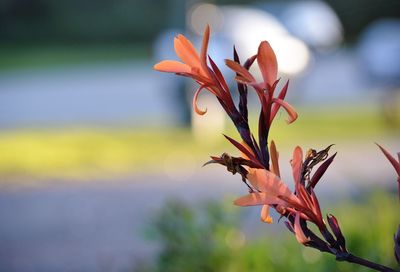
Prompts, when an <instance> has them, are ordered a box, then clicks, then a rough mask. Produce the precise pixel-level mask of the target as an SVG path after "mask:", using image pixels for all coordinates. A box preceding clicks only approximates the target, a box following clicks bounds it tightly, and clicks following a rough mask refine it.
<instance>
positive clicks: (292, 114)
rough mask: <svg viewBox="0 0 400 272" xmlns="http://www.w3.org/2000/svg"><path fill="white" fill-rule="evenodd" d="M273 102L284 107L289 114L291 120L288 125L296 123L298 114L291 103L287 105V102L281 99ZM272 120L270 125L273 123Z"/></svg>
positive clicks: (274, 99) (275, 99)
mask: <svg viewBox="0 0 400 272" xmlns="http://www.w3.org/2000/svg"><path fill="white" fill-rule="evenodd" d="M272 102H274V103H276V104H278V105H280V106H282V107H283V108H284V109H285V110H286V112H287V114H288V115H289V119H288V120H287V121H286V122H287V123H288V124H290V123H293V122H294V121H296V119H297V112H296V111H295V109H294V108H293V107H292V106H291V105H290V104H289V103H287V102H286V101H284V100H282V99H279V98H273V99H272ZM271 117H274V116H271ZM272 120H273V119H271V120H270V123H272Z"/></svg>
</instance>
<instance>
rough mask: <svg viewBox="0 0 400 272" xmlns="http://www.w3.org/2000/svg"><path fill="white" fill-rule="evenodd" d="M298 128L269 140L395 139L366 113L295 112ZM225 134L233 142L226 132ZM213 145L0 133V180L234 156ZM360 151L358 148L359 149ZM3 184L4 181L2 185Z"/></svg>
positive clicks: (103, 133)
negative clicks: (227, 155)
mask: <svg viewBox="0 0 400 272" xmlns="http://www.w3.org/2000/svg"><path fill="white" fill-rule="evenodd" d="M299 112H300V114H301V115H300V118H299V120H298V121H297V122H295V123H294V124H291V125H287V124H286V123H285V122H284V121H283V119H284V118H285V116H284V115H282V116H281V117H280V118H278V120H277V122H276V124H274V127H273V132H272V135H271V137H270V139H274V140H275V142H276V143H277V146H278V149H279V150H280V151H281V152H291V150H292V149H293V148H294V146H296V145H302V146H304V147H305V148H309V147H315V148H318V149H319V148H321V147H324V146H327V145H328V144H331V143H335V144H341V143H342V144H348V145H349V144H350V145H354V144H358V145H359V148H360V144H361V143H365V144H372V143H373V142H374V141H378V140H381V139H385V138H388V137H389V138H393V137H396V136H397V135H398V132H396V130H395V129H391V128H388V127H386V126H385V125H384V124H383V123H382V120H381V118H380V116H379V114H378V112H376V111H373V110H370V109H365V108H364V109H340V110H337V109H336V110H335V109H325V110H318V111H315V112H312V111H305V110H302V109H299ZM222 132H224V133H227V134H228V135H231V136H232V137H234V138H236V139H238V136H237V132H236V131H235V130H234V128H233V127H231V126H229V127H228V128H227V129H226V131H221V132H215V133H216V135H218V134H219V133H222ZM217 139H219V140H217V141H215V142H209V141H206V139H200V140H195V139H194V138H193V137H192V134H191V131H190V130H189V129H178V128H161V127H160V128H142V129H133V128H113V129H111V128H110V129H105V128H61V129H20V130H11V131H3V132H1V133H0V154H1V156H0V176H3V177H8V178H10V179H12V178H14V177H29V178H38V179H42V178H83V179H87V178H107V177H108V176H113V175H125V174H131V173H148V172H151V173H155V172H160V171H164V170H165V169H166V168H168V169H170V170H179V169H181V168H183V169H184V168H185V163H187V162H188V161H192V162H194V163H195V164H196V165H197V164H198V165H199V167H200V165H201V164H202V163H203V162H205V161H207V160H208V158H209V157H208V156H209V155H220V154H221V153H222V152H224V151H227V152H229V153H231V154H232V155H238V154H239V153H238V152H237V151H236V150H235V149H234V148H233V147H232V146H230V145H229V144H228V143H227V141H226V140H225V139H224V138H223V137H222V135H221V136H219V138H217ZM361 146H362V145H361ZM3 180H6V179H3Z"/></svg>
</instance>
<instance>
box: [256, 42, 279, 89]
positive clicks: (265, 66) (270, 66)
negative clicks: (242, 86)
mask: <svg viewBox="0 0 400 272" xmlns="http://www.w3.org/2000/svg"><path fill="white" fill-rule="evenodd" d="M257 62H258V66H259V68H260V71H261V74H262V77H263V79H264V82H265V83H267V84H268V85H269V86H272V85H273V84H274V82H275V81H276V78H277V76H278V63H277V61H276V56H275V53H274V50H272V48H271V46H270V44H269V43H268V42H267V41H263V42H261V44H260V46H259V47H258V54H257Z"/></svg>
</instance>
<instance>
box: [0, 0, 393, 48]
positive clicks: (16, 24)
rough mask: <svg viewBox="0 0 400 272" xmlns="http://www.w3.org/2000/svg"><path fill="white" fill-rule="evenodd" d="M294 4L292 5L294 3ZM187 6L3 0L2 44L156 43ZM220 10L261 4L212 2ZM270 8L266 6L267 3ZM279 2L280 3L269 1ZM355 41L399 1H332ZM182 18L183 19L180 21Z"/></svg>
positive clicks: (177, 1)
mask: <svg viewBox="0 0 400 272" xmlns="http://www.w3.org/2000/svg"><path fill="white" fill-rule="evenodd" d="M291 1H293V0H291ZM196 2H197V1H194V0H191V1H185V0H168V1H164V0H153V1H146V0H114V1H110V0H97V1H89V0H86V1H80V0H69V1H65V0H64V1H52V0H18V1H15V0H2V1H0V25H1V27H0V41H3V42H4V41H8V42H16V43H19V42H24V43H38V42H39V43H40V42H47V43H57V42H62V43H66V42H67V43H72V44H76V43H87V42H89V43H93V42H96V43H110V42H112V43H116V42H117V43H120V42H137V41H139V40H140V41H145V42H151V40H152V39H153V38H154V37H155V36H156V35H157V34H158V32H159V31H161V30H162V29H164V28H166V27H171V26H173V27H181V28H182V27H183V24H184V18H185V14H184V12H185V9H186V6H187V5H189V4H190V3H196ZM206 2H211V3H216V4H221V5H227V4H246V5H248V4H251V3H257V2H260V1H250V2H249V1H246V0H213V1H206ZM263 2H266V1H263ZM269 2H277V1H269ZM327 2H328V3H329V4H330V5H331V6H332V7H333V9H334V10H335V11H336V12H337V13H338V15H339V17H340V19H341V20H342V22H343V25H344V28H345V33H346V38H350V40H355V38H356V37H357V36H358V35H359V33H360V32H361V31H362V30H363V28H364V27H365V26H366V25H368V24H369V23H370V22H372V21H374V20H376V19H378V18H383V17H399V10H400V2H399V1H397V0H353V1H347V0H327ZM177 18H181V19H180V20H177Z"/></svg>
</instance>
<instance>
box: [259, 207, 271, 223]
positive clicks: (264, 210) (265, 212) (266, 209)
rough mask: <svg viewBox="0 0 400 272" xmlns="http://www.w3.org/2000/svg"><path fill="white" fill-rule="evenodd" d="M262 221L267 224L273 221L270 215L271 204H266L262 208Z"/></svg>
mask: <svg viewBox="0 0 400 272" xmlns="http://www.w3.org/2000/svg"><path fill="white" fill-rule="evenodd" d="M261 221H263V222H264V223H267V224H271V223H272V222H273V220H272V217H271V216H270V215H269V205H264V206H263V207H262V209H261Z"/></svg>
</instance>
